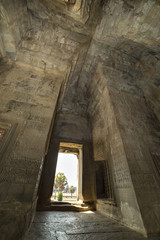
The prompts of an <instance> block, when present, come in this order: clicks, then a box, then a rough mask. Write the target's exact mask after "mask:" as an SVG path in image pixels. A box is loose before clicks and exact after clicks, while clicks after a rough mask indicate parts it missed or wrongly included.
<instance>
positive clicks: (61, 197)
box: [57, 192, 63, 202]
mask: <svg viewBox="0 0 160 240" xmlns="http://www.w3.org/2000/svg"><path fill="white" fill-rule="evenodd" d="M62 199H63V193H62V192H59V193H58V195H57V200H58V201H59V202H61V201H62Z"/></svg>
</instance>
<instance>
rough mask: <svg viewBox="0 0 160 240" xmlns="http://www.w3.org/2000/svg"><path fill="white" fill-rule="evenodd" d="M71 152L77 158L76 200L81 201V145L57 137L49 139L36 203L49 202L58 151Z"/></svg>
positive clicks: (44, 203)
mask: <svg viewBox="0 0 160 240" xmlns="http://www.w3.org/2000/svg"><path fill="white" fill-rule="evenodd" d="M59 152H63V153H65V152H66V153H73V154H76V155H77V158H78V200H82V201H83V194H82V178H83V176H82V172H83V145H82V144H79V143H71V142H64V141H60V140H57V139H53V140H51V142H50V144H49V148H48V153H47V155H46V157H45V160H44V164H43V169H42V174H41V180H40V184H39V190H38V205H41V206H42V205H46V204H48V203H50V201H51V200H50V199H51V196H52V192H53V185H54V178H55V172H56V165H57V158H58V153H59Z"/></svg>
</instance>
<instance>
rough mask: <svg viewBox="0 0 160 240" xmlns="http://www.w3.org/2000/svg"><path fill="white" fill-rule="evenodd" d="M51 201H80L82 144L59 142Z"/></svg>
mask: <svg viewBox="0 0 160 240" xmlns="http://www.w3.org/2000/svg"><path fill="white" fill-rule="evenodd" d="M51 200H52V201H60V202H71V203H75V202H77V201H79V200H83V199H82V144H76V143H66V142H60V145H59V154H58V158H57V166H56V173H55V179H54V186H53V192H52V197H51Z"/></svg>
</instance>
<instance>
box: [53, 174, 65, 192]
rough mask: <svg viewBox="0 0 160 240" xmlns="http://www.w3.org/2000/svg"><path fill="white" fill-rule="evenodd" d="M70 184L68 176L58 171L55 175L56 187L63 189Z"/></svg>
mask: <svg viewBox="0 0 160 240" xmlns="http://www.w3.org/2000/svg"><path fill="white" fill-rule="evenodd" d="M67 184H68V182H67V178H66V176H65V175H64V173H60V172H59V173H57V174H56V176H55V182H54V188H56V189H58V190H60V191H63V190H64V189H65V186H66V185H67Z"/></svg>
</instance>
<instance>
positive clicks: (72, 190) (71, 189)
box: [69, 186, 75, 197]
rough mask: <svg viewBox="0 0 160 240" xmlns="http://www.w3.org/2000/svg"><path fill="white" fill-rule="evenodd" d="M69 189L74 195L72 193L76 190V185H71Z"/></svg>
mask: <svg viewBox="0 0 160 240" xmlns="http://www.w3.org/2000/svg"><path fill="white" fill-rule="evenodd" d="M69 191H70V193H71V197H72V193H74V192H75V187H74V186H70V188H69Z"/></svg>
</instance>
